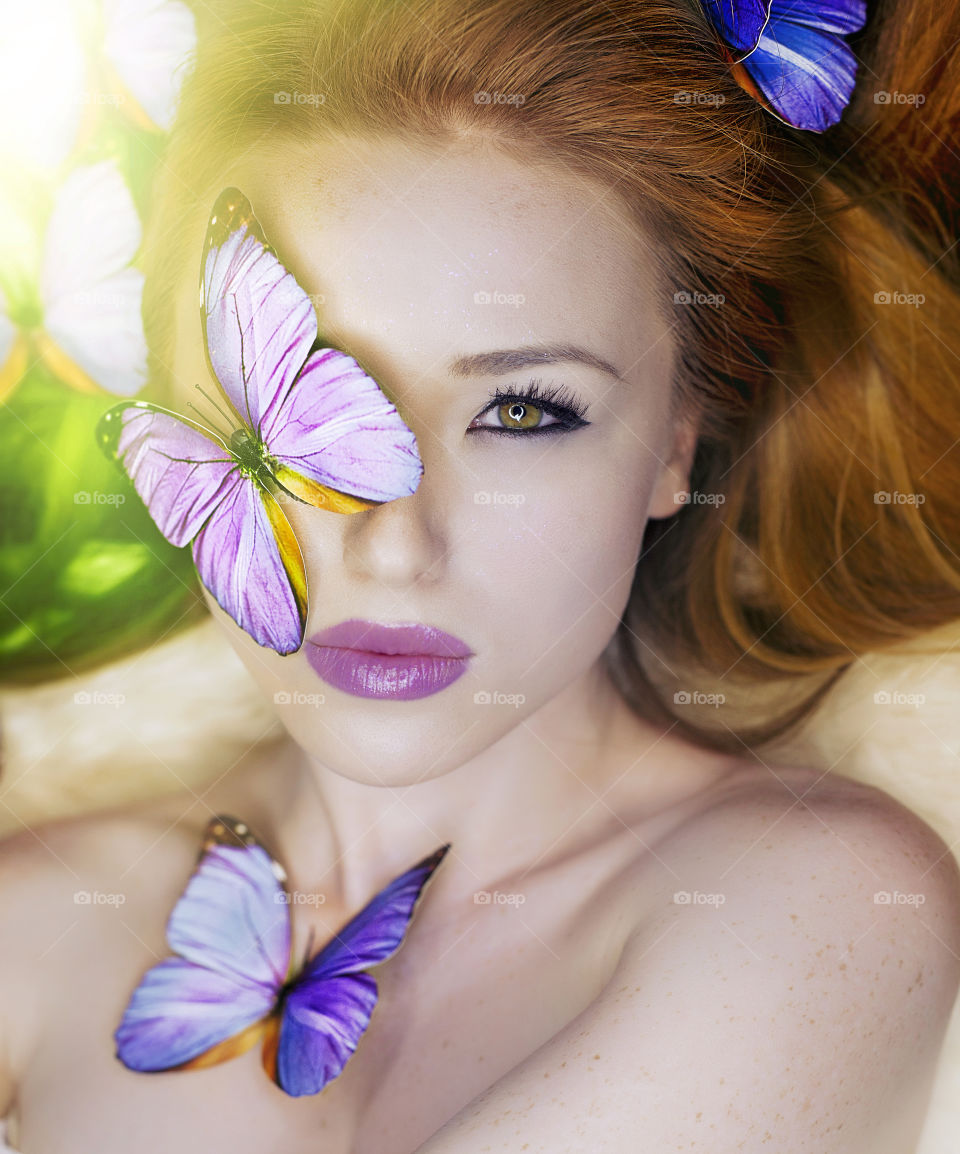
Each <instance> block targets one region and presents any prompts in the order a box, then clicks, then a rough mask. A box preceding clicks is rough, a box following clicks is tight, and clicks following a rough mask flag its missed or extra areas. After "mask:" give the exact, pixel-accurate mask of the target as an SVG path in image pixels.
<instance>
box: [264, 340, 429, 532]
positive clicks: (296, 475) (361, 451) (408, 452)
mask: <svg viewBox="0 0 960 1154" xmlns="http://www.w3.org/2000/svg"><path fill="white" fill-rule="evenodd" d="M263 439H264V441H265V442H266V444H267V447H268V449H269V450H270V453H271V455H272V456H273V457H275V458H276V460H277V461H278V466H277V468H276V469H275V475H276V477H277V480H278V481H280V483H281V484H282V485H284V487H285V488H287V489H289V490H290V492H292V493H293V494H295V495H296V496H298V497H300V498H301V500H304V501H311V503H312V504H320V503H321V502H320V501H318V500H315V499H312V497H311V493H312V492H314V491H315V490H316V489H317V487H318V486H319V488H320V490H321V494H323V493H325V492H326V491H329V490H332V491H333V493H334V497H332V498H331V497H327V499H326V501H325V502H324V505H325V507H327V508H333V509H334V511H336V512H341V511H343V510H340V509H338V508H337V507H336V506H337V497H339V494H340V493H343V492H346V493H353V494H356V495H358V496H360V497H362V498H364V499H365V500H366V501H369V502H372V503H380V502H384V501H393V500H396V499H397V498H398V497H407V496H409V495H410V494H412V493H415V492H416V490H417V486H418V485H419V483H420V477H421V476H422V475H423V465H422V463H421V461H420V454H419V453H418V452H417V445H416V438H415V437H414V435H413V433H412V432H411V431H410V429H408V428H407V426H406V425H405V424H404V423H403V421H402V419H401V418H400V415H399V413H398V412H397V410H396V409H395V408H394V407H393V405H392V404H391V403H390V401H388V400H387V398H386V397H385V396H384V394H383V392H382V390H381V389H380V387H379V385H378V384H377V383H376V381H374V380H373V379H372V378H371V377H369V376H367V374H366V373H365V372H364V371H363V369H361V368H360V366H359V365H358V364H357V362H356V361H355V360H354V359H353V357H350V356H347V354H346V353H342V352H340V351H339V350H338V349H331V348H326V349H317V350H316V351H314V352H312V353H311V354H310V356H309V357H308V358H307V361H306V364H304V366H303V370H302V371H301V373H300V376H299V378H298V380H297V383H296V387H295V388H293V389H291V390H290V391H289V392H288V393H287V394H286V397H285V398H284V400H283V402H282V403H281V404H280V405H279V406H278V407H277V409H276V410H275V411H273V412H271V413H268V415H267V418H266V420H265V422H264V426H263ZM347 511H349V510H347Z"/></svg>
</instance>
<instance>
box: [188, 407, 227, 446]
mask: <svg viewBox="0 0 960 1154" xmlns="http://www.w3.org/2000/svg"><path fill="white" fill-rule="evenodd" d="M187 408H188V409H193V411H194V412H195V413H198V414H199V415H200V416H201V417H202V418H203V420H204V421H205V422H206V424H208V425H209V426H210V428H211V429H212V430H213V432H215V433H216V434H217V436H218V437H219V438H220V439H221V441H229V440H230V437H231V433H229V432H226V433H225V432H223V430H222V429H219V428H217V426H216V425H215V424H214V422H213V421H211V420H210V418H209V417H208V416H207V414H206V413H205V412H203V411H202V410H201V409H198V408H197V406H196V405H195V404H194V403H193V401H187Z"/></svg>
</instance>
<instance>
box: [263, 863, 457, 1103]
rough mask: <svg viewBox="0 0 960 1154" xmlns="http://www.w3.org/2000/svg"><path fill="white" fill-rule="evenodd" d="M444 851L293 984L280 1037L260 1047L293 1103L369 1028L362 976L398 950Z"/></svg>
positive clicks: (401, 882)
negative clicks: (294, 1099) (419, 899)
mask: <svg viewBox="0 0 960 1154" xmlns="http://www.w3.org/2000/svg"><path fill="white" fill-rule="evenodd" d="M449 848H450V847H449V845H444V846H441V847H440V849H438V850H436V851H435V852H434V853H432V854H430V855H429V857H426V858H424V859H423V861H421V862H419V863H418V864H417V865H415V866H413V868H412V869H409V870H407V871H406V872H405V873H403V874H401V875H400V876H399V877H397V878H395V879H394V880H393V881H392V882H390V884H389V885H388V886H386V887H385V888H384V889H382V890H381V891H380V893H378V894H377V895H376V897H374V898H373V899H372V900H371V901H370V902H368V903H367V905H366V906H364V908H363V909H362V910H361V911H360V912H359V913H358V914H357V915H356V916H355V917H354V918H352V919H351V920H350V921H349V922H348V923H347V924H346V925H345V926H344V927H343V929H342V930H340V932H339V933H338V934H337V935H336V936H335V937H334V938H333V939H332V940H331V941H330V942H329V943H328V944H327V945H326V946H324V948H323V949H322V950H321V951H320V952H319V953H318V954H317V956H316V957H315V958H314V959H313V960H312V961H311V962H309V963H308V964H307V965H306V966H305V967H304V969H303V971H302V972H301V973H300V974H299V975H298V976H297V977H296V978H295V979H294V981H293V983H292V985H291V988H290V990H289V992H288V993H287V995H286V997H285V998H284V1001H283V1008H282V1012H281V1018H280V1025H279V1033H278V1035H277V1036H276V1038H275V1039H274V1040H273V1042H272V1044H271V1045H269V1046H265V1047H264V1068H265V1069H266V1071H267V1073H268V1074H270V1076H271V1077H272V1078H273V1079H274V1081H275V1082H276V1083H277V1085H278V1086H280V1088H281V1089H282V1090H285V1091H286V1092H287V1093H288V1094H291V1095H293V1096H295V1097H299V1096H301V1095H304V1094H316V1093H318V1092H319V1091H320V1090H322V1089H323V1087H324V1086H325V1085H326V1084H327V1083H328V1082H330V1081H332V1080H333V1079H334V1078H336V1077H337V1076H338V1075H339V1074H340V1072H341V1071H342V1070H343V1067H344V1066H345V1065H346V1062H347V1060H348V1058H349V1057H350V1056H351V1054H353V1052H354V1051H355V1050H356V1048H357V1043H358V1042H359V1041H360V1038H361V1036H362V1035H363V1033H364V1031H365V1030H366V1028H367V1026H368V1025H369V1023H370V1016H371V1014H372V1013H373V1008H374V1006H375V1005H376V1002H377V984H376V982H375V980H374V979H373V978H372V977H371V976H370V975H369V974H366V973H363V972H361V971H363V970H365V969H366V968H367V967H369V966H373V965H376V964H377V963H378V962H382V961H384V960H385V959H387V958H388V957H390V955H391V954H392V953H393V952H394V951H395V950H396V949H397V948H398V947H399V945H400V943H401V942H402V941H403V937H404V934H405V933H406V931H407V926H408V925H409V924H410V919H411V917H412V916H413V910H414V907H415V905H416V902H417V900H418V898H419V897H420V895H421V893H422V892H423V888H424V886H425V885H426V883H427V881H428V880H429V879H430V877H431V876H432V875H433V873H434V871H435V870H436V868H437V866H438V865H439V864H440V862H441V861H442V860H443V858H444V857H445V856H446V853H447V851H448V849H449Z"/></svg>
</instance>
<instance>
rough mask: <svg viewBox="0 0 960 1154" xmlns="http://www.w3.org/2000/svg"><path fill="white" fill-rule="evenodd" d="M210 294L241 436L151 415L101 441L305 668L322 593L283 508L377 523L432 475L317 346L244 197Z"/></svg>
mask: <svg viewBox="0 0 960 1154" xmlns="http://www.w3.org/2000/svg"><path fill="white" fill-rule="evenodd" d="M200 281H201V283H200V295H201V305H200V316H201V321H202V326H203V332H204V346H205V348H206V351H207V358H208V361H209V364H210V368H211V370H212V372H213V375H214V377H215V378H216V380H217V381H219V383H220V385H221V386H222V389H223V396H222V397H221V399H220V401H219V402H217V401H214V402H213V403H214V404H215V405H216V407H217V408H218V410H219V412H220V413H221V415H222V416H224V417H225V418H226V420H227V422H228V428H227V429H225V430H215V429H213V428H209V427H207V426H206V425H204V424H200V423H198V422H197V421H194V420H192V419H190V418H188V417H184V416H182V415H180V414H177V413H173V412H171V411H170V410H168V409H164V408H163V407H162V406H160V405H154V404H151V403H150V402H147V401H136V402H133V403H126V404H121V405H115V406H114V407H113V408H111V409H109V410H108V411H107V412H106V413H104V415H103V416H102V418H101V420H100V424H99V426H98V437H99V440H100V444H101V446H102V447H103V448H104V449H105V451H107V453H108V454H109V455H111V456H112V457H113V458H114V459H115V460H116V461H117V462H118V463H119V464H120V466H121V467H122V468H123V469H124V471H125V472H126V473H127V475H128V476H129V477H130V479H131V480H132V482H133V484H134V487H135V488H136V490H137V492H138V493H139V494H140V496H141V498H142V499H143V501H144V503H145V504H146V506H147V509H148V510H149V512H150V515H151V516H152V518H153V519H154V521H155V522H156V524H157V526H158V528H159V529H160V532H161V533H162V534H163V535H164V537H166V538H167V540H168V541H170V542H171V543H172V544H173V545H177V546H182V545H186V544H188V543H190V542H192V548H193V558H194V561H195V563H196V566H197V570H198V572H199V575H200V579H201V581H202V582H203V584H204V585H205V586H206V587H207V589H209V591H210V592H211V593H212V594H213V596H214V598H215V599H216V601H217V603H218V604H219V605H220V606H221V607H222V608H223V609H224V610H225V611H226V612H227V613H229V614H230V616H231V617H232V618H233V619H234V621H236V622H237V624H238V625H239V626H240V627H241V628H242V629H245V630H246V631H247V632H248V633H249V634H250V635H251V637H253V638H254V639H255V640H256V641H257V642H258V643H259V644H260V645H264V646H268V647H270V648H272V649H275V650H276V651H277V652H278V653H281V654H288V653H293V652H295V651H296V650H297V649H299V648H300V646H301V645H302V644H303V636H304V628H305V622H306V614H307V578H306V571H305V569H304V564H303V557H302V554H301V552H300V547H299V544H298V543H297V540H296V537H295V536H294V534H293V530H292V528H291V526H290V522H289V521H288V520H287V517H286V515H285V514H284V512H283V509H282V508H281V506H280V500H283V499H285V498H294V499H296V500H299V501H302V502H304V503H306V504H310V505H315V506H317V507H319V508H321V509H327V510H330V511H332V512H336V513H356V512H361V511H363V510H366V509H371V508H374V507H375V506H376V505H378V504H382V503H383V502H386V501H393V500H396V499H397V498H398V497H406V496H409V495H410V494H412V493H414V492H415V491H416V488H417V486H418V484H419V482H420V477H421V476H422V474H423V466H422V463H421V461H420V457H419V454H418V452H417V447H416V438H415V437H414V435H413V433H412V432H411V431H410V429H409V428H408V427H407V426H406V424H404V422H403V420H402V419H401V417H400V415H399V413H398V412H397V410H396V408H395V407H394V406H393V405H392V404H391V403H390V401H389V400H388V399H387V398H386V396H384V394H383V392H382V391H381V390H380V387H379V386H378V385H377V383H376V382H375V381H374V380H373V379H372V378H371V377H369V376H367V374H366V373H364V372H363V370H362V369H361V368H360V366H359V365H358V364H357V362H356V361H355V360H354V359H353V357H350V356H347V355H346V354H345V353H342V352H339V351H338V350H337V349H333V348H329V347H325V346H323V345H322V344H321V343H320V342H319V341H318V340H317V318H316V314H315V312H314V309H313V306H312V304H311V302H310V298H309V297H308V296H307V294H306V293H305V292H304V291H303V289H302V288H301V287H300V285H299V284H297V281H296V279H295V278H294V276H293V274H292V273H290V272H288V271H287V270H286V269H285V268H284V266H283V265H282V264H281V263H280V261H279V260H278V258H277V256H276V253H275V252H274V250H273V249H272V248H270V246H269V245H268V244H267V243H266V240H265V238H264V235H263V230H262V228H261V227H260V224H259V222H258V221H257V219H256V217H255V216H254V214H253V210H252V208H251V207H250V203H249V201H248V200H247V198H246V197H245V196H244V195H243V194H242V193H241V192H239V191H238V190H237V189H235V188H227V189H224V191H223V192H222V193H221V194H220V196H219V197H218V198H217V201H216V204H215V205H214V207H213V212H212V213H211V216H210V222H209V224H208V226H207V235H206V240H205V243H204V253H203V261H202V263H201V274H200ZM197 387H198V388H199V386H197ZM202 391H203V390H201V392H202ZM204 395H206V394H204ZM191 407H193V406H191ZM278 498H279V499H280V500H278Z"/></svg>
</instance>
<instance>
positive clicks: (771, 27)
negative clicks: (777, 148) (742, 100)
mask: <svg viewBox="0 0 960 1154" xmlns="http://www.w3.org/2000/svg"><path fill="white" fill-rule="evenodd" d="M703 4H704V8H705V10H706V12H707V15H708V16H709V17H710V21H711V23H712V24H713V26H714V28H715V29H716V31H717V32H718V34H719V35H720V37H721V38H722V40H723V42H724V44H723V49H724V56H725V58H726V59H727V61H728V62H729V63H730V64H731V65H732V66H733V67H732V72H733V76H734V79H735V80H736V81H737V83H738V84H739V85H740V86H741V87H742V88H743V89H745V90H746V91H747V92H749V93H750V95H751V96H753V97H754V99H755V100H757V101H759V103H760V104H762V105H763V107H764V108H766V109H767V111H768V112H771V113H773V115H774V116H776V117H777V119H778V120H782V121H783V122H784V123H785V124H790V125H792V126H793V127H794V128H805V129H809V130H810V131H812V132H823V130H824V129H826V128H829V127H830V125H832V124H836V123H837V121H838V120H839V119H840V117H841V115H842V114H843V110H844V108H846V106H847V104H848V102H849V100H850V95H851V93H852V92H853V85H854V81H855V79H856V72H857V61H856V58H855V57H854V55H853V53H852V52H851V51H850V48H849V47H848V45H847V44H846V42H845V41H844V40H843V38H842V37H843V36H844V35H847V34H849V33H851V32H856V31H857V30H858V29H860V28H862V27H863V25H864V23H865V22H866V19H867V6H866V2H865V0H703ZM730 49H739V50H740V51H741V52H743V53H744V55H741V56H739V57H735V56H733V55H732V53H731V52H730Z"/></svg>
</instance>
